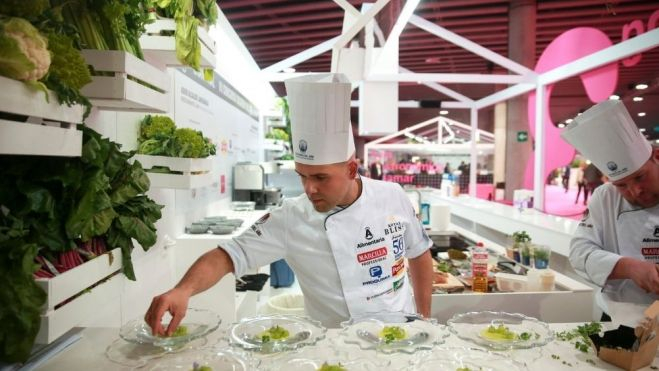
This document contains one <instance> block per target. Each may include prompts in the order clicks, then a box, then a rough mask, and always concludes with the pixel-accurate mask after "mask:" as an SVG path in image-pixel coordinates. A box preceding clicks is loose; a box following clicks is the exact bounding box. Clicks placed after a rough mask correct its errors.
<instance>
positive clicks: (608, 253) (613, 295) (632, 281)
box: [561, 100, 659, 313]
mask: <svg viewBox="0 0 659 371" xmlns="http://www.w3.org/2000/svg"><path fill="white" fill-rule="evenodd" d="M561 135H562V137H563V139H565V140H566V141H567V142H569V143H570V144H572V145H573V146H574V147H575V148H576V149H577V150H578V151H579V152H581V154H582V155H583V156H584V157H586V158H588V159H590V160H591V161H592V162H593V163H594V164H595V166H597V168H598V169H599V170H600V171H601V172H602V173H603V174H604V175H606V176H607V177H608V178H609V180H610V183H607V184H604V185H602V186H600V187H598V188H597V189H596V190H595V192H594V194H593V195H592V198H591V201H590V204H589V205H588V209H587V210H586V213H585V215H584V218H583V220H582V221H581V223H579V226H578V227H577V230H576V232H575V235H574V238H573V239H572V242H571V244H570V262H571V264H572V266H573V267H574V269H575V270H576V271H577V272H578V273H579V274H581V275H582V276H584V277H585V278H587V279H588V280H590V281H591V282H593V283H595V284H596V285H598V286H600V287H602V294H603V295H602V297H600V299H604V300H600V305H601V306H602V309H603V310H604V312H605V313H607V312H609V311H610V310H611V311H614V312H615V311H616V309H615V308H614V307H619V305H620V304H619V303H621V302H625V303H636V304H647V303H651V302H653V301H654V300H658V299H659V265H658V264H659V148H652V146H651V145H650V143H649V142H648V141H647V140H646V139H645V138H644V137H643V135H641V134H640V132H639V130H638V128H637V127H636V124H634V121H633V120H632V119H631V117H630V115H629V113H628V112H627V110H626V109H625V106H624V104H623V103H622V102H620V101H614V100H607V101H605V102H602V103H600V104H597V105H595V106H593V107H592V108H590V109H589V110H587V111H586V112H584V113H583V114H582V115H580V116H579V117H577V118H575V119H574V122H573V123H572V124H570V125H569V126H568V127H567V128H566V129H565V130H564V132H563V133H562V134H561ZM609 313H611V312H609Z"/></svg>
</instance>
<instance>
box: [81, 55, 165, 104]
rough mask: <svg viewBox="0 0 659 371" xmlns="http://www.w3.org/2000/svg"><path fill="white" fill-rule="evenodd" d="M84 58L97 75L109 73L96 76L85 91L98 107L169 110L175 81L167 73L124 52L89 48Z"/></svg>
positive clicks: (84, 88)
mask: <svg viewBox="0 0 659 371" xmlns="http://www.w3.org/2000/svg"><path fill="white" fill-rule="evenodd" d="M82 55H83V57H84V58H85V60H86V61H87V63H88V64H89V65H90V66H92V67H93V69H94V71H95V72H96V73H107V74H108V76H98V75H97V76H93V78H92V82H91V83H89V84H87V85H85V86H84V87H83V88H82V90H81V92H82V94H83V95H84V96H86V97H87V98H89V100H90V101H91V102H92V104H93V105H94V106H96V107H98V108H101V109H108V110H113V111H133V110H137V111H143V112H154V113H163V112H167V111H168V110H169V95H168V93H167V92H168V91H169V90H170V83H171V81H170V79H169V77H168V76H167V74H166V73H165V72H163V71H161V70H159V69H158V68H156V67H154V66H152V65H150V64H149V63H147V62H145V61H143V60H141V59H139V58H137V57H135V56H134V55H132V54H130V53H127V52H123V51H117V50H91V49H86V50H83V51H82ZM136 80H139V81H142V82H144V83H146V84H148V85H150V86H147V85H144V84H141V83H139V82H137V81H136Z"/></svg>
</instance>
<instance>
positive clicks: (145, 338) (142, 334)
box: [119, 308, 222, 351]
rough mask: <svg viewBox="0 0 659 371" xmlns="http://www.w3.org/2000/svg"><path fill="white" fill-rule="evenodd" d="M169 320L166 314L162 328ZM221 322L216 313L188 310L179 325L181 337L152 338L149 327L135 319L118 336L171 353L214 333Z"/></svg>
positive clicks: (142, 320) (122, 328) (140, 320)
mask: <svg viewBox="0 0 659 371" xmlns="http://www.w3.org/2000/svg"><path fill="white" fill-rule="evenodd" d="M170 320H171V316H170V315H169V313H166V314H165V317H163V326H164V327H167V324H168V323H169V321H170ZM221 321H222V320H221V319H220V316H219V315H218V314H217V313H214V312H211V311H209V310H204V309H194V308H188V310H187V312H186V315H185V318H183V321H182V322H181V324H180V325H179V328H180V329H182V330H183V329H184V330H185V331H184V333H182V334H181V335H175V336H170V337H163V336H154V335H153V334H152V333H151V327H149V325H147V324H146V322H144V319H135V320H133V321H130V322H128V323H127V324H125V325H124V326H122V327H121V329H120V330H119V336H120V337H121V338H122V339H124V340H126V341H128V342H131V343H135V344H149V345H153V346H155V347H160V348H163V349H164V350H166V351H173V350H175V349H179V348H181V347H183V346H185V345H186V344H187V343H189V342H190V341H192V340H194V339H198V338H201V337H204V336H206V335H208V334H209V333H211V332H213V331H215V330H216V329H217V328H218V326H219V325H220V322H221ZM182 332H183V331H182Z"/></svg>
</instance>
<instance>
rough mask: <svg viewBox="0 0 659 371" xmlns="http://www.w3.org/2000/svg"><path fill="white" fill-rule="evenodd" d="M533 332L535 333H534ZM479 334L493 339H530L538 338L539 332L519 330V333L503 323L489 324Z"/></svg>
mask: <svg viewBox="0 0 659 371" xmlns="http://www.w3.org/2000/svg"><path fill="white" fill-rule="evenodd" d="M534 334H535V335H534ZM480 336H481V337H483V338H485V339H488V340H493V341H515V340H523V341H526V340H531V338H535V339H538V338H539V337H540V334H538V333H536V332H526V331H525V332H521V333H519V334H517V333H515V332H514V331H511V330H510V329H509V328H508V327H507V326H505V325H502V324H501V325H497V326H495V325H489V326H487V328H486V329H484V330H483V331H481V332H480Z"/></svg>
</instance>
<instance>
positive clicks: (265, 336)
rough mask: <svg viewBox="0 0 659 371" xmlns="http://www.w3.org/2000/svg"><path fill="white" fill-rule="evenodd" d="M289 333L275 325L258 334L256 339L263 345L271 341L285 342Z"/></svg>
mask: <svg viewBox="0 0 659 371" xmlns="http://www.w3.org/2000/svg"><path fill="white" fill-rule="evenodd" d="M289 336H290V333H289V332H288V330H286V329H285V328H283V327H281V326H279V325H275V326H272V327H270V328H269V329H267V330H265V331H263V332H262V333H260V334H259V335H258V336H257V338H259V339H260V340H261V342H263V343H268V342H270V341H272V340H286V339H287V338H288V337H289Z"/></svg>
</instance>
